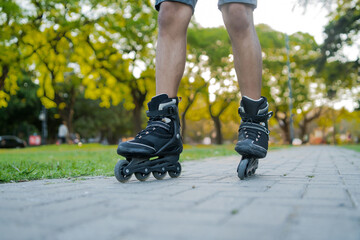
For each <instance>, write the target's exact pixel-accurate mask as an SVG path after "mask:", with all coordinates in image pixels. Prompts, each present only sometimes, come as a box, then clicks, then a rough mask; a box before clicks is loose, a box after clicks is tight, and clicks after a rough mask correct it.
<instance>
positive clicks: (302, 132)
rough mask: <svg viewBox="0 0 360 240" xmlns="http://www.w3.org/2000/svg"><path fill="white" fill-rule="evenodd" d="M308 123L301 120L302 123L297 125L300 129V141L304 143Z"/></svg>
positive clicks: (305, 120)
mask: <svg viewBox="0 0 360 240" xmlns="http://www.w3.org/2000/svg"><path fill="white" fill-rule="evenodd" d="M307 126H308V121H307V119H306V118H304V119H303V123H302V124H299V127H300V139H301V140H302V141H303V142H304V139H305V135H306V134H307Z"/></svg>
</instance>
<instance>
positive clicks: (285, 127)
mask: <svg viewBox="0 0 360 240" xmlns="http://www.w3.org/2000/svg"><path fill="white" fill-rule="evenodd" d="M281 113H282V112H280V111H279V110H277V109H275V114H274V116H275V119H276V120H277V122H278V123H279V126H280V129H281V130H282V132H283V141H284V143H285V144H290V143H291V137H290V127H289V124H290V123H289V120H288V116H287V115H286V114H285V113H283V114H284V117H280V116H279V115H280V114H281Z"/></svg>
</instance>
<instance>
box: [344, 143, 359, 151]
mask: <svg viewBox="0 0 360 240" xmlns="http://www.w3.org/2000/svg"><path fill="white" fill-rule="evenodd" d="M342 147H344V148H347V149H351V150H354V151H357V152H360V144H352V145H343V146H342Z"/></svg>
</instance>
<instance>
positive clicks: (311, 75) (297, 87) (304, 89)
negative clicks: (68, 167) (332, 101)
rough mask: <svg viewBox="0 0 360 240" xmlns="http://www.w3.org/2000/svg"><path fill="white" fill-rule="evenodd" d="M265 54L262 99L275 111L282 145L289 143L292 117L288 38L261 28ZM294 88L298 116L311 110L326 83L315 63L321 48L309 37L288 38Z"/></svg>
mask: <svg viewBox="0 0 360 240" xmlns="http://www.w3.org/2000/svg"><path fill="white" fill-rule="evenodd" d="M256 30H257V32H258V35H259V39H260V43H261V46H262V52H263V86H264V87H263V89H262V95H264V96H266V97H267V98H268V101H269V104H270V107H271V108H272V109H273V110H274V118H275V119H276V120H277V122H278V124H279V126H280V128H281V130H282V132H283V142H285V143H290V125H289V124H290V113H289V101H290V100H289V88H288V69H287V66H286V61H287V56H286V55H287V54H286V48H285V35H284V34H283V33H280V32H277V31H274V30H272V29H271V28H269V27H268V26H266V25H258V26H257V27H256ZM289 45H290V62H291V73H290V75H291V85H292V89H293V92H292V93H293V98H292V101H293V107H294V111H293V112H292V113H291V114H295V113H296V111H297V110H298V109H299V110H300V111H302V112H303V111H304V110H307V109H310V108H311V106H312V102H313V101H314V100H315V99H318V98H319V96H320V97H321V96H322V95H323V94H322V86H323V79H322V78H319V77H317V76H315V66H314V65H313V64H312V63H313V61H314V60H315V59H316V58H317V57H318V55H319V53H318V45H317V43H316V42H315V40H314V38H313V37H312V36H310V35H309V34H305V33H300V32H299V33H295V34H293V35H291V36H289Z"/></svg>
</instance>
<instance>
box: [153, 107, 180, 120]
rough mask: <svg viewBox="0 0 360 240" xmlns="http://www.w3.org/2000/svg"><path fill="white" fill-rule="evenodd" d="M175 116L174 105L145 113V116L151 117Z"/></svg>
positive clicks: (175, 109)
mask: <svg viewBox="0 0 360 240" xmlns="http://www.w3.org/2000/svg"><path fill="white" fill-rule="evenodd" d="M176 114H177V107H176V106H175V105H172V106H166V107H165V108H164V109H163V110H153V111H146V116H148V117H149V118H153V117H171V116H174V115H176Z"/></svg>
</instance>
